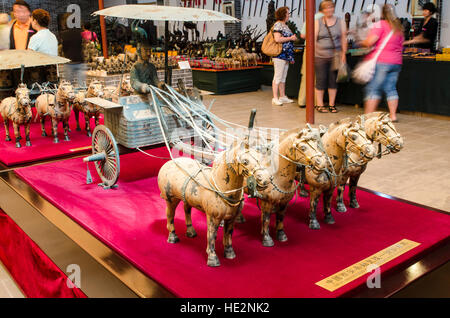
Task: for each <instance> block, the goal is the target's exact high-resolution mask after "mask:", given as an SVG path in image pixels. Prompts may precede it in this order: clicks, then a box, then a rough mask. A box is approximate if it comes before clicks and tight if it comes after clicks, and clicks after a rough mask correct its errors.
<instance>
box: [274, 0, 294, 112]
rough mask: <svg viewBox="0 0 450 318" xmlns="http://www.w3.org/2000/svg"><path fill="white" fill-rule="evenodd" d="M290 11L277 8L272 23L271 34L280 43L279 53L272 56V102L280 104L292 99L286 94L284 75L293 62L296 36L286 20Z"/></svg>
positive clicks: (289, 101) (284, 8) (286, 8)
mask: <svg viewBox="0 0 450 318" xmlns="http://www.w3.org/2000/svg"><path fill="white" fill-rule="evenodd" d="M289 17H290V13H289V8H288V7H281V8H278V9H277V11H276V12H275V19H276V20H277V21H276V22H275V24H274V25H273V28H272V30H273V36H274V39H275V42H277V43H282V47H283V49H282V51H281V53H280V54H279V55H278V56H276V57H274V58H272V61H273V68H274V76H273V81H272V93H273V98H272V104H273V105H276V106H282V105H283V103H292V102H294V101H293V100H292V99H289V98H288V97H287V96H286V92H285V90H286V77H287V72H288V69H289V64H294V62H295V61H294V44H293V43H294V41H295V40H296V39H297V36H296V35H295V34H294V33H292V31H291V29H289V27H288V26H287V24H286V22H287V21H288V20H289Z"/></svg>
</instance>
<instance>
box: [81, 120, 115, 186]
mask: <svg viewBox="0 0 450 318" xmlns="http://www.w3.org/2000/svg"><path fill="white" fill-rule="evenodd" d="M84 161H86V162H87V161H93V162H94V164H95V168H96V170H97V173H98V175H99V176H100V179H102V182H103V183H101V184H99V185H101V186H103V188H104V189H110V188H113V187H117V185H116V183H117V180H118V179H119V173H120V159H119V149H118V147H117V143H116V140H115V139H114V136H113V134H112V133H111V131H110V130H109V129H108V128H107V127H105V126H104V125H99V126H97V127H95V129H94V132H93V133H92V155H91V156H89V157H87V158H84Z"/></svg>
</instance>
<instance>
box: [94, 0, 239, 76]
mask: <svg viewBox="0 0 450 318" xmlns="http://www.w3.org/2000/svg"><path fill="white" fill-rule="evenodd" d="M93 15H102V16H107V17H116V18H128V19H140V20H153V21H165V36H164V39H165V48H164V53H165V63H164V64H165V82H166V83H167V80H168V74H169V66H168V56H167V46H168V42H169V39H168V38H169V33H168V31H169V22H168V21H197V22H200V21H205V22H206V21H208V22H218V21H224V22H236V21H239V20H238V19H236V18H233V17H232V16H229V15H227V14H224V13H222V12H219V11H212V10H205V9H199V8H185V7H170V6H158V5H136V4H126V5H120V6H114V7H110V8H106V9H102V10H99V11H96V12H94V13H93Z"/></svg>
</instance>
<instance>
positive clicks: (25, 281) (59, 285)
mask: <svg viewBox="0 0 450 318" xmlns="http://www.w3.org/2000/svg"><path fill="white" fill-rule="evenodd" d="M0 233H1V234H0V260H1V261H2V263H3V264H4V265H5V266H6V268H7V269H8V271H9V273H10V274H11V276H12V277H13V279H14V280H15V281H16V283H17V284H18V285H19V286H20V288H21V289H22V291H23V293H24V294H25V295H26V296H27V297H31V298H86V295H85V294H84V293H83V292H82V291H81V290H80V289H78V288H76V287H75V288H69V287H67V276H66V275H65V274H64V273H63V272H62V271H61V270H60V269H59V268H58V266H56V265H55V263H53V262H52V260H51V259H50V258H49V257H48V256H47V255H46V254H45V253H44V252H43V251H42V250H41V249H40V248H39V246H37V245H36V243H34V242H33V241H32V240H31V239H30V238H29V237H28V236H27V235H26V233H25V232H23V231H22V229H21V228H20V227H19V226H18V225H17V224H16V223H14V221H13V220H12V219H11V218H10V217H9V216H8V215H6V214H5V212H3V211H2V210H0Z"/></svg>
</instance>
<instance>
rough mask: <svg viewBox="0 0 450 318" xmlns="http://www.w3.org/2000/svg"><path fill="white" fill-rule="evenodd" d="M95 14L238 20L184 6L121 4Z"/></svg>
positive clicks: (212, 20) (165, 19) (165, 18)
mask: <svg viewBox="0 0 450 318" xmlns="http://www.w3.org/2000/svg"><path fill="white" fill-rule="evenodd" d="M93 15H103V16H107V17H116V18H127V19H140V20H153V21H197V22H203V21H206V22H218V21H224V22H236V21H239V20H238V19H236V18H233V17H232V16H229V15H226V14H224V13H222V12H218V11H212V10H205V9H198V8H184V7H170V6H158V5H135V4H134V5H133V4H128V5H119V6H114V7H111V8H107V9H103V10H99V11H96V12H94V13H93Z"/></svg>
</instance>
